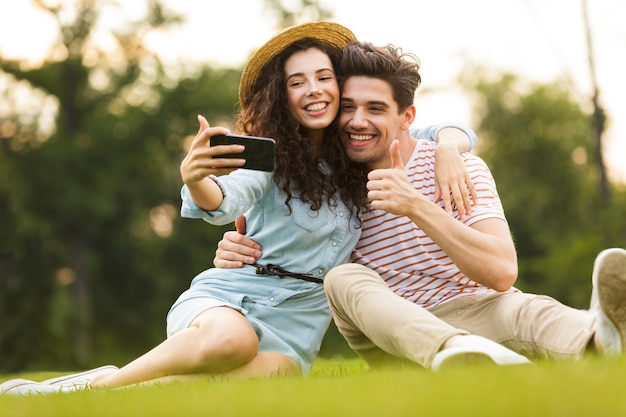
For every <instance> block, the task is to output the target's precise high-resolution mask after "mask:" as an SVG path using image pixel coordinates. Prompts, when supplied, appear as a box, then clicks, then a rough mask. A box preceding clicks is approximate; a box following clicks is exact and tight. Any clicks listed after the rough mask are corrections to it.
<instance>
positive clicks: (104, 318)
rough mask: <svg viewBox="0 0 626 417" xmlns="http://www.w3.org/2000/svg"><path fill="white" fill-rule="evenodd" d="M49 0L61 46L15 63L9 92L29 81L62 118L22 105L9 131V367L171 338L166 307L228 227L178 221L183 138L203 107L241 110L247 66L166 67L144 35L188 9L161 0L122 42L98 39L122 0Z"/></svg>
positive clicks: (4, 305) (1, 223)
mask: <svg viewBox="0 0 626 417" xmlns="http://www.w3.org/2000/svg"><path fill="white" fill-rule="evenodd" d="M38 5H39V7H40V8H42V9H43V10H46V11H47V12H48V13H49V14H50V15H51V16H53V17H54V18H55V19H56V20H57V23H58V25H59V36H60V38H59V42H58V43H57V45H56V46H55V48H54V49H55V50H54V53H52V54H51V57H50V58H49V59H47V60H46V61H45V62H44V63H42V64H41V66H39V67H37V68H26V69H25V68H23V65H22V63H20V62H11V61H6V60H3V61H2V71H3V72H4V73H5V74H8V75H10V77H11V78H10V79H12V81H10V84H11V86H10V87H9V88H7V90H5V91H4V92H3V94H4V95H5V96H9V97H10V96H11V91H12V88H11V87H14V86H16V85H17V86H25V85H26V86H28V87H26V89H28V90H29V91H30V93H31V94H32V95H33V97H39V100H40V102H41V104H40V106H41V108H44V109H46V110H47V112H48V114H49V118H50V119H51V120H53V123H52V125H53V126H52V127H51V128H49V130H48V131H46V130H45V129H44V128H43V127H42V123H41V122H42V118H43V117H42V116H39V113H38V112H33V113H30V114H29V113H26V115H24V114H23V113H22V112H21V109H19V108H11V109H10V111H9V112H8V113H7V114H5V115H3V117H2V126H1V127H0V132H2V140H1V141H0V143H1V144H2V146H1V148H0V149H1V153H0V175H1V176H2V177H1V178H2V179H3V181H2V183H1V184H0V195H1V197H0V201H2V203H0V213H1V214H2V219H0V230H2V233H3V241H2V246H1V247H0V254H1V255H2V256H1V257H0V262H1V265H0V266H1V267H2V275H1V276H0V278H1V286H2V287H1V288H2V292H1V295H0V298H1V300H2V301H1V302H0V307H1V313H0V318H1V319H2V322H3V326H2V327H1V329H0V332H1V333H0V334H1V336H2V337H1V340H0V353H1V354H2V356H3V361H2V362H1V365H0V367H4V368H6V369H9V370H15V369H20V368H23V367H24V366H25V365H26V364H29V366H32V367H38V366H46V365H47V364H50V363H53V364H54V366H55V367H58V366H66V367H72V366H81V367H84V366H88V365H90V364H92V363H94V361H96V360H97V358H96V357H95V356H94V349H93V346H94V345H96V346H98V347H116V346H117V347H121V349H123V350H125V353H126V354H127V355H129V356H130V355H135V354H136V353H137V352H139V351H141V352H143V351H145V350H146V346H151V345H153V344H154V343H155V340H161V339H162V338H163V321H162V317H163V315H164V312H165V311H167V308H168V306H169V305H170V304H171V302H172V301H173V300H174V299H175V297H176V295H178V293H180V292H181V289H182V288H184V287H185V286H188V284H189V281H190V279H191V277H193V275H194V274H195V273H197V272H198V271H200V270H201V269H202V268H205V267H207V266H208V265H209V262H210V259H211V258H210V253H211V252H210V251H209V250H208V249H207V246H208V245H211V244H213V245H214V244H215V242H216V241H217V240H218V238H219V237H220V236H221V234H222V232H223V230H221V229H219V228H214V229H213V230H212V231H210V232H208V231H207V229H202V228H198V227H191V225H189V224H187V223H185V222H184V221H182V220H180V219H179V218H178V217H179V216H178V207H179V204H180V199H179V198H178V193H179V190H180V185H181V184H180V179H179V174H178V164H179V161H180V159H181V158H182V154H183V152H184V149H183V146H182V142H183V139H184V138H185V137H186V136H188V135H189V133H190V132H189V127H190V126H194V125H196V122H195V120H194V117H195V114H198V113H203V114H205V115H207V117H209V118H210V119H211V120H226V119H229V118H230V117H231V115H232V113H233V111H234V103H236V100H237V99H236V97H237V85H238V80H239V74H240V71H239V70H234V69H232V70H228V69H224V70H212V69H209V68H196V67H185V66H183V65H180V66H179V67H178V68H176V71H172V68H167V67H166V66H165V65H163V63H161V62H160V60H159V58H158V56H156V55H155V54H154V53H152V52H150V51H148V50H146V49H145V48H144V47H143V37H145V36H146V35H147V34H148V33H150V31H152V30H155V29H156V28H165V27H167V26H168V25H171V24H175V23H177V22H179V21H180V19H179V18H178V17H177V16H175V15H172V14H171V13H170V12H168V11H167V10H165V9H164V8H163V7H162V6H161V5H160V4H159V3H158V2H157V1H150V2H149V12H148V16H147V18H146V19H145V20H141V21H138V22H131V23H129V24H128V26H126V27H127V29H126V30H124V31H118V32H114V33H112V36H113V37H114V39H115V40H116V41H117V42H116V45H117V50H116V51H114V52H111V51H104V50H102V49H101V48H100V46H99V45H97V44H94V43H93V42H92V40H91V39H92V37H91V33H92V31H93V29H94V27H95V26H96V25H97V23H98V16H99V15H100V14H101V13H102V11H103V9H104V8H106V7H114V3H109V2H96V1H93V0H82V1H80V2H78V3H77V5H76V6H75V7H76V9H75V10H74V9H73V8H72V7H74V6H70V5H61V6H54V7H53V6H46V5H45V3H44V2H39V3H38ZM68 16H71V18H68ZM59 57H60V58H59ZM170 73H174V74H180V75H176V76H174V77H172V76H170ZM50 103H51V104H52V105H49V104H50ZM47 104H48V105H47ZM50 107H51V108H52V111H50V110H49V108H50ZM191 133H193V132H191ZM182 233H184V235H183V234H182ZM174 239H175V240H174ZM199 241H202V244H201V245H200V244H196V243H198V242H199ZM181 242H184V243H185V244H184V245H181ZM209 247H210V246H209ZM164 263H165V265H164ZM156 318H158V319H159V320H157V319H156ZM156 329H158V330H156ZM157 332H158V335H157ZM109 360H111V359H109Z"/></svg>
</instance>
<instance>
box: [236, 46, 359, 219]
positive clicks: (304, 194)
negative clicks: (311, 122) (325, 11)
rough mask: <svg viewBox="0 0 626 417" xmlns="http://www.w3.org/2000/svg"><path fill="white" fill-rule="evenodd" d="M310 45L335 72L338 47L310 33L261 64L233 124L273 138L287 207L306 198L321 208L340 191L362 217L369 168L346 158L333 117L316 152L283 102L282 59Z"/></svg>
mask: <svg viewBox="0 0 626 417" xmlns="http://www.w3.org/2000/svg"><path fill="white" fill-rule="evenodd" d="M311 48H317V49H319V50H320V51H322V52H324V53H325V54H327V55H328V56H329V58H330V60H331V62H332V64H333V67H334V69H335V71H336V72H339V66H338V63H339V59H340V57H341V51H339V50H337V49H335V48H332V47H329V46H327V45H324V44H322V43H320V42H318V41H317V40H315V39H310V38H307V39H303V40H299V41H296V42H294V43H293V44H291V45H290V46H289V47H287V48H286V49H285V50H284V51H282V52H281V53H279V54H278V55H276V57H274V59H273V60H272V61H271V62H270V63H269V64H267V65H266V66H265V67H263V69H262V71H261V73H260V74H259V77H258V79H257V80H256V82H255V84H254V87H253V91H252V94H250V95H249V96H248V97H246V98H245V99H244V102H243V103H240V104H241V107H242V110H241V112H240V113H239V116H238V118H237V121H236V124H235V127H236V130H237V131H238V132H239V133H242V134H246V135H252V136H262V137H270V138H273V139H274V140H276V164H275V166H276V168H275V170H274V181H276V184H277V185H278V187H279V188H280V189H281V190H282V191H283V192H284V193H285V194H286V195H287V197H286V199H285V203H286V204H287V206H288V207H289V210H291V206H290V205H289V202H290V201H291V199H292V198H294V197H298V198H299V199H300V200H301V201H302V202H303V203H310V207H311V209H312V210H319V209H320V208H321V207H322V204H323V203H324V201H325V200H326V201H327V202H328V204H329V205H330V206H331V207H336V206H337V201H335V194H336V193H337V192H339V196H340V198H341V200H342V201H343V202H344V204H346V205H347V206H348V208H350V209H351V211H352V212H354V213H356V215H357V217H358V218H360V213H361V210H362V209H363V208H364V207H365V204H366V201H367V189H366V187H365V184H366V181H367V168H366V167H365V166H364V165H362V164H358V163H355V162H353V161H351V160H350V159H349V158H348V157H347V155H346V152H345V149H344V145H343V142H342V141H341V139H340V136H339V128H338V125H337V119H335V121H333V123H332V124H331V125H330V126H329V127H328V128H326V129H325V131H324V138H323V141H322V146H321V147H320V148H319V150H318V152H317V153H316V149H315V147H314V145H313V142H312V141H311V140H310V139H309V138H307V137H306V131H305V129H304V128H303V127H302V126H301V125H300V124H299V123H298V121H297V120H296V119H295V118H294V116H293V115H292V114H291V112H290V110H289V108H288V106H287V105H286V103H287V88H286V85H287V83H286V81H285V76H284V66H285V61H286V60H287V59H288V58H289V57H290V56H291V55H293V54H294V53H296V52H299V51H306V50H308V49H311ZM337 76H339V74H337ZM320 159H322V160H324V161H326V162H327V163H328V165H329V167H330V169H331V173H332V174H331V175H330V176H329V175H326V174H325V173H324V171H323V170H322V169H321V167H320V164H319V160H320ZM294 190H298V193H299V195H297V196H294V194H293V191H294Z"/></svg>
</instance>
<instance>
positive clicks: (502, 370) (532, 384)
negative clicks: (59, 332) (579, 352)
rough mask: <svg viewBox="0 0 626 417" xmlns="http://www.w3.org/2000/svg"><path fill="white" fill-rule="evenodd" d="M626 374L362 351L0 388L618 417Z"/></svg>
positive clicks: (2, 410)
mask: <svg viewBox="0 0 626 417" xmlns="http://www.w3.org/2000/svg"><path fill="white" fill-rule="evenodd" d="M51 375H52V374H50V373H46V374H38V375H33V374H29V375H3V376H0V381H4V380H6V379H9V378H14V377H31V378H33V379H43V378H47V377H50V376H51ZM625 379H626V357H620V358H608V359H607V358H597V357H589V358H585V359H584V360H582V361H578V362H541V363H534V364H533V365H527V366H510V367H495V366H483V367H472V366H467V367H457V368H453V369H447V370H442V371H439V372H431V371H425V370H419V369H402V370H391V369H389V370H385V371H369V370H368V369H367V366H366V365H364V364H363V362H361V361H360V360H339V361H331V360H320V361H318V362H317V363H316V365H315V367H314V370H313V373H312V375H311V376H309V377H307V378H274V379H261V380H249V381H221V382H210V381H201V382H193V383H177V384H169V385H159V386H147V387H145V386H144V387H134V388H128V389H122V390H115V391H104V392H94V391H91V392H90V391H86V392H76V393H70V394H48V395H41V396H31V397H14V396H0V416H2V417H12V416H29V417H30V416H33V417H35V416H67V417H71V416H81V417H83V416H173V417H179V416H180V417H183V416H184V417H186V416H273V417H276V416H294V417H308V416H311V417H331V416H341V417H344V416H380V417H396V416H480V417H487V416H507V417H515V416H554V417H561V416H563V417H565V416H567V417H571V416H584V417H596V416H598V417H609V416H620V417H621V416H626V398H624V395H623V393H624V391H625V384H624V380H625Z"/></svg>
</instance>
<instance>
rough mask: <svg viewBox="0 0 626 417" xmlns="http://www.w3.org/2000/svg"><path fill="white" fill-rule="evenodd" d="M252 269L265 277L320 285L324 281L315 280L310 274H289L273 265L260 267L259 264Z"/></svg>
mask: <svg viewBox="0 0 626 417" xmlns="http://www.w3.org/2000/svg"><path fill="white" fill-rule="evenodd" d="M254 267H256V273H257V274H259V275H261V274H265V275H273V276H277V277H281V278H282V277H292V278H298V279H301V280H304V281H309V282H315V283H316V284H321V283H323V282H324V281H322V280H321V279H319V278H315V277H314V276H313V275H310V274H299V273H297V272H289V271H287V270H285V269H283V268H281V267H280V266H279V265H273V264H267V265H260V264H254Z"/></svg>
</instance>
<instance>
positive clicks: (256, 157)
mask: <svg viewBox="0 0 626 417" xmlns="http://www.w3.org/2000/svg"><path fill="white" fill-rule="evenodd" d="M209 143H210V145H211V146H217V145H243V146H244V147H245V149H244V151H243V152H242V153H233V154H224V155H219V156H216V158H235V159H245V160H246V163H245V165H244V166H242V167H241V168H245V169H254V170H257V171H267V172H272V171H274V148H275V147H276V141H275V140H274V139H272V138H260V137H256V136H242V135H216V136H212V137H211V140H210V142H209Z"/></svg>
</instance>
